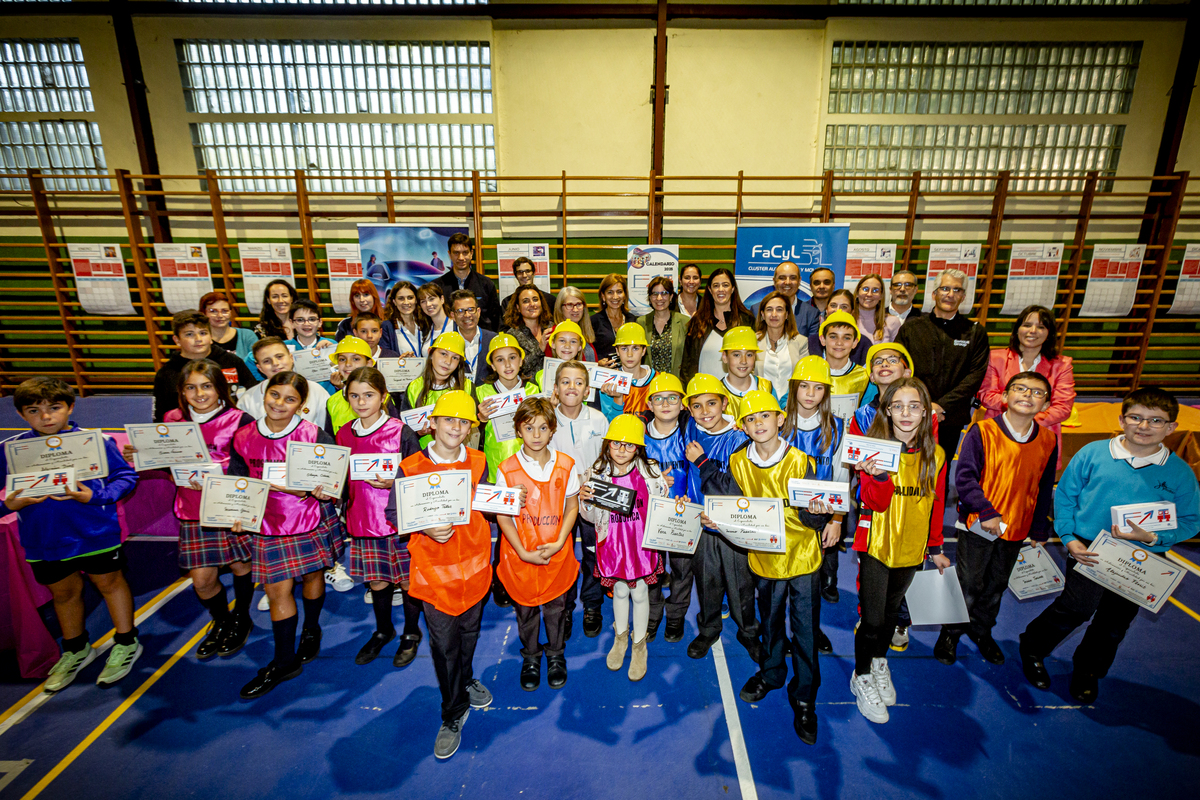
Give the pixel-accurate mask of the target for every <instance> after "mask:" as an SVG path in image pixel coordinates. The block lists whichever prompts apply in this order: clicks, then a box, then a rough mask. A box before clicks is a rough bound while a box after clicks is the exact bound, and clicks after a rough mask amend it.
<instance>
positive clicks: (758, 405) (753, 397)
mask: <svg viewBox="0 0 1200 800" xmlns="http://www.w3.org/2000/svg"><path fill="white" fill-rule="evenodd" d="M760 411H774V412H775V413H777V414H778V413H780V411H779V401H778V400H776V399H775V395H773V394H771V393H770V392H764V391H763V390H762V389H751V390H750V391H748V392H746V394H745V395H744V396H743V397H742V400H741V404H740V405H739V407H738V422H741V421H742V420H743V419H745V418H746V417H747V416H748V415H750V414H757V413H758V412H760Z"/></svg>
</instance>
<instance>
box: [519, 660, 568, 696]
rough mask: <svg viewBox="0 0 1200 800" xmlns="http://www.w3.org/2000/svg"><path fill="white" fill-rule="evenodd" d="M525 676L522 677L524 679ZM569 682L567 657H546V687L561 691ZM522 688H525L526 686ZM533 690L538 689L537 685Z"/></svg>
mask: <svg viewBox="0 0 1200 800" xmlns="http://www.w3.org/2000/svg"><path fill="white" fill-rule="evenodd" d="M523 677H524V676H522V678H523ZM566 682H567V657H566V656H546V685H547V686H549V687H550V688H551V689H561V688H562V687H563V686H564V685H565V684H566ZM521 688H522V689H523V688H525V687H524V685H522V686H521ZM533 688H535V689H536V688H537V686H536V684H535V685H534V687H533Z"/></svg>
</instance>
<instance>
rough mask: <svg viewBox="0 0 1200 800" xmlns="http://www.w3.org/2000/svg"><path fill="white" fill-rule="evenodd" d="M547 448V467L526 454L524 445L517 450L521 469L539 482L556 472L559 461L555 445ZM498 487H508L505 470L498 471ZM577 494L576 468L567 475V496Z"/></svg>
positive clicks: (548, 478)
mask: <svg viewBox="0 0 1200 800" xmlns="http://www.w3.org/2000/svg"><path fill="white" fill-rule="evenodd" d="M556 433H557V431H556ZM546 450H547V452H549V453H550V460H548V461H547V462H546V466H545V467H543V466H542V465H541V464H539V463H538V462H536V461H534V460H533V459H532V458H530V457H529V456H527V455H525V448H524V447H522V448H521V449H520V450H518V451H517V460H518V461H519V462H520V463H521V469H523V470H525V474H526V475H528V476H529V477H530V478H532V479H533V480H535V481H537V482H538V483H545V482H546V481H548V480H550V475H551V473H553V472H554V465H555V464H556V463H557V462H558V451H557V450H555V449H554V445H552V444H551V445H548V446H547V447H546ZM496 488H497V489H507V488H508V482H507V481H506V480H504V473H503V472H499V471H497V472H496ZM577 494H579V476H578V475H576V474H575V470H571V472H570V473H569V474H568V475H567V497H574V496H575V495H577Z"/></svg>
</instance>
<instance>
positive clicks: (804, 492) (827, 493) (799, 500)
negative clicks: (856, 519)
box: [788, 478, 850, 511]
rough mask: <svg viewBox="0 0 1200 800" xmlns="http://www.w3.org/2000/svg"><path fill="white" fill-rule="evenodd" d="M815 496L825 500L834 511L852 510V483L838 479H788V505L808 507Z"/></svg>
mask: <svg viewBox="0 0 1200 800" xmlns="http://www.w3.org/2000/svg"><path fill="white" fill-rule="evenodd" d="M813 498H816V499H817V500H824V501H825V502H826V503H828V504H829V505H830V506H831V507H832V508H833V510H834V511H849V510H850V484H849V483H838V482H837V481H806V480H801V479H800V478H789V479H788V505H790V506H791V507H792V508H803V509H807V508H808V503H809V501H810V500H812V499H813Z"/></svg>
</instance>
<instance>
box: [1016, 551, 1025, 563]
mask: <svg viewBox="0 0 1200 800" xmlns="http://www.w3.org/2000/svg"><path fill="white" fill-rule="evenodd" d="M1017 563H1018V564H1024V563H1025V554H1024V553H1018V554H1017Z"/></svg>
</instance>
